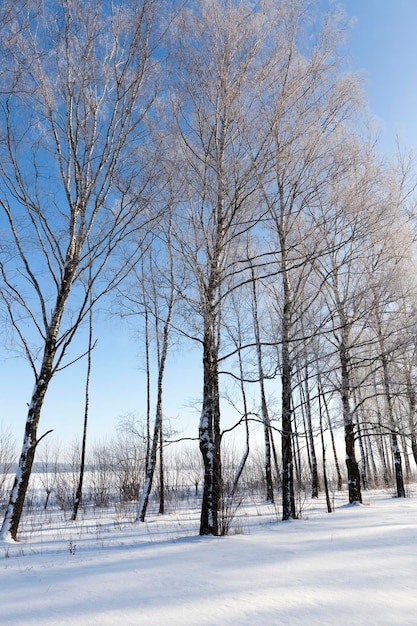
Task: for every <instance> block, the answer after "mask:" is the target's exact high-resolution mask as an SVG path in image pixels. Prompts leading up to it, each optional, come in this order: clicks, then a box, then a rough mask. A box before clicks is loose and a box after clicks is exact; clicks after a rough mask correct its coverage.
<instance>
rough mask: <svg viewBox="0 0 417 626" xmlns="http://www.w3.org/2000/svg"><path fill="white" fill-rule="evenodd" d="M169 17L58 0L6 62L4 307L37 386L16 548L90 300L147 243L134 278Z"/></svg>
mask: <svg viewBox="0 0 417 626" xmlns="http://www.w3.org/2000/svg"><path fill="white" fill-rule="evenodd" d="M158 6H159V5H158V3H157V2H156V1H155V0H144V1H143V2H140V3H138V2H133V1H130V0H126V1H124V2H120V3H117V4H111V5H110V6H109V5H107V4H105V3H102V2H101V1H99V0H92V1H91V2H88V3H85V2H82V1H81V0H56V1H55V2H52V3H45V4H42V5H41V7H40V10H39V15H37V16H36V17H33V13H31V12H30V11H28V12H22V13H19V14H16V15H15V21H16V22H19V23H21V24H22V26H21V28H20V29H17V30H18V33H17V35H16V37H15V38H14V39H13V49H11V48H10V47H9V46H8V44H7V42H2V45H1V48H0V56H1V62H2V64H3V61H4V60H5V59H6V58H7V59H8V60H9V59H10V57H12V60H13V62H11V63H9V65H8V72H7V85H8V89H7V92H3V93H2V94H1V100H0V124H1V143H0V153H1V159H0V160H1V166H0V180H1V195H0V207H1V210H2V212H3V215H4V218H5V223H6V226H5V230H4V232H3V233H2V243H1V251H0V252H1V265H0V272H1V279H2V284H1V295H2V299H3V302H4V303H5V306H6V308H7V311H8V315H9V320H10V323H11V325H12V326H13V329H14V331H15V332H16V334H17V336H18V338H19V340H20V342H21V344H22V346H23V350H24V353H25V355H26V357H27V359H28V361H29V363H30V366H31V368H32V371H33V374H34V378H35V386H34V390H33V393H32V396H31V398H30V402H29V410H28V415H27V420H26V427H25V436H24V442H23V447H22V452H21V456H20V461H19V467H18V471H17V473H16V478H15V482H14V485H13V488H12V491H11V494H10V500H9V504H8V507H7V510H6V515H5V518H4V523H3V527H2V531H1V536H2V537H3V538H4V537H11V538H13V539H16V535H17V531H18V526H19V521H20V517H21V512H22V507H23V502H24V498H25V494H26V490H27V485H28V481H29V476H30V473H31V468H32V463H33V459H34V454H35V449H36V446H37V445H38V443H39V441H40V439H41V437H39V436H38V425H39V419H40V414H41V409H42V405H43V402H44V398H45V394H46V392H47V389H48V386H49V384H50V381H51V379H52V377H53V376H54V375H55V374H56V372H57V371H58V370H59V369H60V368H62V367H64V366H66V365H67V364H68V363H65V362H64V357H65V355H66V353H67V351H68V348H69V346H70V344H71V342H72V340H73V338H74V336H75V334H76V333H77V331H78V329H79V328H80V325H81V324H82V322H83V320H84V318H85V316H86V315H87V313H88V310H89V308H90V306H91V304H90V294H91V293H93V302H96V301H97V299H98V298H100V297H103V296H104V295H105V294H106V293H107V292H108V291H109V289H110V288H111V287H112V286H113V285H114V284H116V283H117V282H118V281H120V280H121V279H122V277H123V275H124V274H125V273H126V272H127V271H128V269H129V266H130V264H131V263H133V262H134V260H135V258H136V254H137V251H138V248H139V247H140V239H141V237H140V236H139V235H138V234H136V240H137V241H138V242H139V243H138V244H137V245H136V247H134V248H132V249H131V252H130V254H129V255H128V256H127V263H126V264H125V265H124V266H123V268H120V267H119V268H117V267H116V265H115V264H113V265H112V264H111V263H110V260H111V258H112V257H113V255H114V252H115V251H116V250H117V249H118V248H119V247H120V245H121V244H122V242H123V241H125V240H126V238H127V237H128V236H129V235H130V234H131V233H132V232H136V233H137V231H138V229H139V228H140V227H141V224H143V223H144V221H146V220H148V219H149V218H148V217H147V215H146V211H147V210H148V206H149V198H150V197H151V191H150V189H149V185H148V182H149V178H147V174H146V168H145V164H144V163H143V160H144V159H143V153H141V152H140V146H141V145H143V142H144V139H145V137H144V133H145V126H144V120H145V117H146V114H147V112H148V110H149V107H150V106H151V104H152V102H153V100H154V97H155V89H156V87H155V73H154V72H153V67H154V62H153V61H152V54H153V52H154V49H155V45H156V39H155V38H156V35H155V32H156V31H155V19H154V18H155V12H156V10H157V9H158ZM133 156H135V162H134V161H133ZM141 159H142V160H141ZM132 181H133V182H134V184H135V194H134V195H133V194H132ZM145 190H146V199H145V197H144V195H145ZM144 210H145V212H143V211H144ZM141 212H142V216H140V213H141ZM28 324H29V325H31V332H30V333H26V328H27V325H28ZM75 358H77V357H76V356H73V357H72V359H70V360H74V359H75Z"/></svg>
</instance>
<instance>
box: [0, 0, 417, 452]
mask: <svg viewBox="0 0 417 626" xmlns="http://www.w3.org/2000/svg"><path fill="white" fill-rule="evenodd" d="M341 4H342V6H344V8H345V10H346V13H347V14H348V15H349V16H352V17H354V16H356V18H357V21H356V23H355V25H354V26H353V28H352V33H351V37H350V43H349V48H348V52H349V54H350V57H351V66H352V68H353V69H358V70H361V71H362V74H363V77H364V85H365V92H366V94H367V97H368V100H369V108H370V110H371V112H372V113H373V115H374V116H375V117H376V118H377V119H378V120H379V123H380V124H381V128H382V134H381V148H382V149H383V150H384V151H388V150H393V149H394V145H395V133H396V132H397V131H398V132H399V134H400V136H401V139H402V141H403V143H404V144H405V145H406V146H407V147H409V148H411V149H417V119H416V116H417V26H416V24H417V0H343V2H342V3H341ZM84 349H85V347H84ZM140 350H141V348H140V347H139V342H137V341H135V339H134V337H133V335H132V334H130V333H129V331H128V329H127V328H126V326H125V325H124V324H123V323H122V322H121V321H120V320H118V319H113V320H107V321H105V322H103V323H102V325H101V329H100V334H99V336H98V345H97V348H96V349H95V350H94V352H93V371H92V380H91V401H90V438H91V439H100V438H101V439H103V438H104V436H103V435H102V434H101V433H103V432H104V433H105V434H112V432H113V431H114V427H115V425H116V424H117V421H118V418H119V416H122V415H125V414H127V413H133V412H135V413H137V415H143V414H144V411H145V406H146V405H145V397H146V396H145V393H146V391H145V384H144V376H143V367H142V365H143V353H141V352H140ZM184 361H186V363H188V367H187V375H186V376H184V371H185V368H184V365H183V362H184ZM180 364H181V367H180ZM176 370H178V371H179V372H180V373H179V375H178V376H175V371H176ZM84 372H85V362H84V361H83V362H82V363H79V364H77V365H75V366H74V367H73V368H71V369H68V370H66V371H65V372H63V373H61V374H59V376H58V377H57V378H56V380H55V381H53V383H52V385H51V388H50V390H49V391H48V394H47V401H46V404H45V408H44V412H43V415H42V419H41V426H40V434H42V433H43V432H45V431H46V430H49V429H50V428H53V429H54V433H53V442H54V443H56V442H62V444H66V443H67V442H68V441H71V440H73V439H74V438H75V437H76V436H77V435H80V433H81V428H82V420H83V403H84V397H83V392H84ZM167 379H168V381H169V384H168V386H167V389H166V394H165V397H166V404H165V406H166V409H167V413H168V414H169V416H170V417H171V418H172V426H173V427H174V428H178V429H181V428H182V425H183V424H185V423H189V427H188V428H187V429H186V430H185V431H184V432H183V434H184V435H187V436H195V435H196V434H197V428H198V412H197V411H196V410H191V409H190V408H189V407H187V406H185V404H186V403H187V402H190V401H191V400H193V399H196V398H198V397H199V395H200V389H201V373H200V356H199V355H198V354H197V353H193V352H192V351H190V350H188V349H187V350H186V351H185V352H181V353H177V354H174V355H173V356H172V357H171V361H170V365H169V372H168V376H167ZM32 386H33V378H32V375H31V372H30V370H29V368H28V367H27V366H26V365H25V363H24V362H23V361H22V360H17V359H16V358H5V357H4V355H3V354H0V398H1V400H0V410H1V413H0V426H1V427H2V428H3V429H7V428H8V427H11V429H12V432H13V434H14V436H15V437H16V439H17V441H18V443H20V440H21V438H22V436H23V430H24V423H25V418H26V412H27V402H29V400H30V394H31V390H32ZM179 390H181V391H182V392H183V393H180V394H179V393H178V391H179ZM180 397H181V399H178V398H180ZM168 407H169V408H170V409H171V410H168ZM184 418H185V419H184Z"/></svg>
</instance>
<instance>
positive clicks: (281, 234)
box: [260, 2, 357, 519]
mask: <svg viewBox="0 0 417 626" xmlns="http://www.w3.org/2000/svg"><path fill="white" fill-rule="evenodd" d="M283 7H284V9H283V10H285V12H284V13H283V15H282V18H281V20H282V22H281V23H282V29H281V30H280V33H279V44H278V48H279V49H278V51H277V55H276V69H275V71H276V74H277V80H276V81H275V82H273V83H271V87H270V89H269V90H268V92H266V94H265V96H264V97H265V112H264V121H263V125H264V127H266V128H268V129H270V132H269V143H268V146H269V153H268V156H269V159H268V161H269V169H267V170H266V171H267V175H265V172H264V174H263V175H262V176H261V177H260V185H261V186H262V191H263V201H264V205H265V207H266V210H267V217H266V218H265V220H264V225H265V237H268V252H269V257H268V259H269V263H270V266H269V268H270V271H271V272H272V271H275V272H276V274H277V279H276V281H275V283H274V284H273V285H272V286H271V291H272V293H271V298H272V299H273V301H274V306H275V307H276V326H277V333H276V334H277V338H278V339H279V342H280V349H279V352H280V354H279V363H280V370H281V390H282V394H281V395H282V398H281V411H282V426H281V432H282V435H281V437H282V488H283V492H282V499H283V519H289V518H293V517H296V510H295V501H294V486H293V406H292V405H293V398H292V396H293V389H294V369H295V363H296V355H297V346H298V345H299V342H300V340H301V338H302V328H300V321H301V319H302V316H303V312H305V311H306V310H307V309H308V307H309V306H311V304H312V302H314V299H315V298H316V297H317V293H318V291H316V292H315V293H314V292H307V291H306V285H307V284H308V282H309V277H310V274H311V260H312V259H313V258H314V257H315V256H319V255H320V254H321V252H322V241H321V239H320V237H319V236H316V235H317V229H316V226H315V218H314V215H315V212H316V210H317V206H318V205H319V204H320V198H321V197H322V196H323V194H324V193H325V191H326V189H328V188H329V187H330V186H331V184H332V180H335V179H336V178H337V177H338V176H340V173H341V171H343V167H344V161H343V158H341V153H340V148H339V145H340V142H342V141H343V137H344V136H345V135H346V131H345V130H344V128H345V126H346V124H347V121H348V120H349V119H351V118H353V116H354V115H355V114H356V112H357V95H356V94H357V85H356V80H355V78H354V77H352V76H346V75H343V73H342V72H341V65H340V63H341V57H340V53H339V50H338V46H339V42H340V40H342V39H343V25H340V23H339V21H338V16H337V15H336V14H332V13H327V14H325V13H320V12H317V11H316V10H315V9H314V7H312V6H311V5H309V4H308V3H304V2H286V3H284V4H283ZM307 20H310V21H311V24H314V27H311V28H310V31H309V32H310V33H311V38H310V39H309V40H308V43H306V42H305V41H304V40H303V43H301V40H302V37H303V33H304V28H305V27H306V22H307ZM337 68H339V71H337ZM278 77H279V78H278Z"/></svg>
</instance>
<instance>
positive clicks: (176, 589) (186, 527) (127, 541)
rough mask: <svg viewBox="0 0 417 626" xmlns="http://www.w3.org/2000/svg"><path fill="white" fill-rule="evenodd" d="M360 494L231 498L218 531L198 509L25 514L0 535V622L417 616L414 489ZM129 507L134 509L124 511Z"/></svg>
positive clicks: (157, 624) (401, 621) (160, 623)
mask: <svg viewBox="0 0 417 626" xmlns="http://www.w3.org/2000/svg"><path fill="white" fill-rule="evenodd" d="M410 495H411V497H410V498H408V499H406V500H398V499H396V498H393V497H392V495H391V494H389V493H387V492H371V493H367V494H365V502H366V504H365V505H362V506H346V505H345V504H344V502H345V499H346V495H345V494H344V495H342V496H337V498H338V499H336V511H335V513H333V514H327V513H325V512H324V504H323V502H322V501H320V502H319V503H318V504H317V503H316V504H315V505H314V506H313V505H309V504H306V505H305V506H304V508H303V519H300V520H297V521H291V522H281V521H278V520H277V514H276V513H275V511H274V510H273V508H272V507H270V506H267V505H265V504H261V503H260V504H254V505H252V506H251V507H249V508H248V509H246V510H239V515H238V517H237V519H236V523H235V528H234V530H233V529H232V533H233V534H230V535H229V536H226V537H199V536H198V535H197V532H198V515H199V513H198V510H197V509H195V510H192V509H184V510H183V511H178V510H177V511H175V512H173V513H171V514H168V515H166V516H163V517H161V516H159V517H158V516H156V515H155V516H150V517H149V520H148V522H146V523H145V524H133V523H132V522H130V521H128V520H129V518H126V511H120V510H114V511H113V510H112V511H109V512H108V514H107V517H103V514H102V512H100V517H97V515H96V514H95V513H94V511H87V512H84V513H82V515H81V517H80V520H79V521H77V522H75V523H74V522H70V521H65V520H64V519H63V514H62V512H61V511H52V512H49V511H47V512H46V513H43V512H42V513H39V512H38V513H36V514H34V517H33V518H32V517H31V516H26V518H25V523H24V527H23V528H24V532H23V533H22V534H21V541H20V542H19V543H15V544H9V543H2V544H0V590H1V595H0V598H1V599H0V623H1V624H2V626H5V625H6V624H7V625H13V626H15V625H20V624H21V625H23V624H24V625H25V626H28V625H36V626H46V625H54V626H57V625H60V624H77V626H86V625H94V626H105V625H109V626H114V625H115V624H121V625H124V626H125V625H129V624H134V625H137V626H146V625H151V624H152V626H164V625H165V624H166V625H170V626H175V625H178V626H187V625H189V626H199V625H213V626H214V625H216V626H217V625H219V626H220V625H222V626H223V625H225V624H232V625H235V626H243V625H249V624H250V625H251V626H258V625H261V626H269V625H281V624H282V625H286V626H293V625H296V624H303V625H304V626H306V625H308V626H309V625H311V624H320V625H326V624H329V625H330V624H331V625H332V626H334V625H336V624H337V625H344V624H349V625H351V624H354V625H355V626H358V625H361V624H367V625H371V624H375V625H376V626H382V625H384V624H386V625H390V626H392V625H395V624H398V625H401V626H406V625H414V626H415V625H416V624H417V592H416V581H417V492H416V490H414V492H413V490H411V494H410ZM132 514H133V511H132Z"/></svg>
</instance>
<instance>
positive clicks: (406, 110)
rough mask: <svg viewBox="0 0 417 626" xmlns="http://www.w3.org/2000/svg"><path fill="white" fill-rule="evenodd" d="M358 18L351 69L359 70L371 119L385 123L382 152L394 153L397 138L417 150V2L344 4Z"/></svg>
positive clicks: (383, 0) (372, 0) (389, 0)
mask: <svg viewBox="0 0 417 626" xmlns="http://www.w3.org/2000/svg"><path fill="white" fill-rule="evenodd" d="M342 6H344V8H345V10H346V13H347V14H348V15H349V16H352V17H353V16H356V18H357V19H356V23H355V24H354V25H353V28H352V32H351V36H350V40H349V52H350V55H351V65H352V67H353V68H355V69H361V70H362V74H363V78H364V85H365V91H366V95H367V98H368V101H369V107H370V110H371V112H372V114H373V115H374V116H375V117H376V118H377V120H378V122H379V123H380V124H381V131H382V132H381V147H382V148H383V149H384V150H389V149H393V146H394V141H395V134H396V132H398V133H399V136H400V139H401V142H402V143H404V145H406V146H407V147H408V148H411V149H415V148H416V147H417V27H416V24H417V1H416V0H343V2H342Z"/></svg>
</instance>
